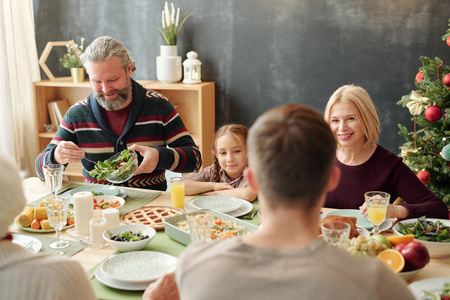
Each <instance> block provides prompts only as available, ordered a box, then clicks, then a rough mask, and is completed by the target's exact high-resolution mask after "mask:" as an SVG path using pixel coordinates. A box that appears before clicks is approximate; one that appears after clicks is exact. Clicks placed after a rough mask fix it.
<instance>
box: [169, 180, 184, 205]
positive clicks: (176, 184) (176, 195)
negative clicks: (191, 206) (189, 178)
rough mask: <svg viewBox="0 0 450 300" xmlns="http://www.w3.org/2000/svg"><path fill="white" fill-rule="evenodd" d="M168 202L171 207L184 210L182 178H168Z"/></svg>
mask: <svg viewBox="0 0 450 300" xmlns="http://www.w3.org/2000/svg"><path fill="white" fill-rule="evenodd" d="M170 202H171V204H172V206H173V207H178V208H181V209H184V178H183V177H172V178H170Z"/></svg>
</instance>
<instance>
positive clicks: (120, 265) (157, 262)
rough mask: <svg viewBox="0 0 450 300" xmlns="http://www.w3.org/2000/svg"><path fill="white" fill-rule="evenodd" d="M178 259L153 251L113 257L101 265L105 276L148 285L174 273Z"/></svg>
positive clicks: (134, 252) (127, 253) (128, 253)
mask: <svg viewBox="0 0 450 300" xmlns="http://www.w3.org/2000/svg"><path fill="white" fill-rule="evenodd" d="M177 263H178V258H176V257H174V256H171V255H168V254H165V253H161V252H155V251H132V252H126V253H122V254H118V255H114V256H113V257H111V258H109V259H108V260H107V261H105V262H104V263H103V265H102V271H103V273H104V274H105V275H107V276H109V277H110V278H112V279H114V280H118V281H121V282H127V283H149V282H151V281H154V280H156V279H158V278H159V277H161V276H163V275H164V274H166V273H170V272H173V271H175V269H176V268H177Z"/></svg>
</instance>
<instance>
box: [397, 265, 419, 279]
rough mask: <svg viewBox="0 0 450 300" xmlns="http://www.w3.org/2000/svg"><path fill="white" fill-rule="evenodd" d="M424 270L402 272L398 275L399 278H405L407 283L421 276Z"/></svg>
mask: <svg viewBox="0 0 450 300" xmlns="http://www.w3.org/2000/svg"><path fill="white" fill-rule="evenodd" d="M422 269H423V268H420V269H417V270H412V271H402V272H400V273H397V274H398V276H400V277H401V278H403V279H404V280H405V281H411V280H413V279H414V278H416V276H417V274H419V272H420V271H422Z"/></svg>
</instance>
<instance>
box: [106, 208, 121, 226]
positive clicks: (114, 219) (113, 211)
mask: <svg viewBox="0 0 450 300" xmlns="http://www.w3.org/2000/svg"><path fill="white" fill-rule="evenodd" d="M103 218H104V219H105V220H106V228H108V229H109V228H111V227H114V226H119V210H118V209H117V208H108V209H105V210H103Z"/></svg>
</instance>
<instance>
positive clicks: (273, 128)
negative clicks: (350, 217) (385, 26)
mask: <svg viewBox="0 0 450 300" xmlns="http://www.w3.org/2000/svg"><path fill="white" fill-rule="evenodd" d="M247 147H248V159H249V167H248V171H247V175H248V181H249V185H250V187H251V188H252V189H254V191H257V192H258V199H259V201H260V204H261V209H262V210H263V212H264V214H263V225H262V227H261V228H260V229H259V230H258V231H256V232H253V233H250V234H247V235H244V236H241V237H236V238H233V239H228V240H222V241H218V242H212V243H208V242H204V241H199V242H194V243H192V244H190V245H189V246H188V247H187V248H186V249H185V251H184V252H183V253H182V254H181V256H180V259H179V261H178V267H177V270H176V271H175V280H176V283H177V285H178V291H179V295H180V298H181V299H183V300H190V299H196V300H197V299H215V300H221V299H246V300H251V299H255V300H261V299H346V300H352V299H355V300H356V299H358V300H359V299H380V300H381V299H383V300H386V299H395V300H403V299H405V300H406V299H408V300H410V299H413V298H414V297H413V295H412V294H411V292H410V291H409V289H408V287H407V285H406V283H405V282H404V281H403V280H402V279H401V278H400V277H399V276H398V275H396V274H394V273H393V272H392V271H391V270H389V269H388V268H387V267H386V266H385V265H384V264H383V263H382V262H381V261H380V260H378V259H376V258H364V259H363V258H360V259H358V258H355V257H353V256H352V255H351V254H350V253H349V252H347V251H346V250H342V249H338V248H335V247H333V246H331V245H329V244H327V243H326V242H325V241H323V240H322V239H321V238H319V237H318V236H317V235H318V226H319V215H320V210H321V207H322V206H323V204H324V202H325V197H326V194H327V191H330V190H332V189H333V188H335V187H336V185H337V184H338V182H339V177H340V172H339V169H338V168H337V167H336V166H335V156H336V141H335V139H334V136H333V134H332V133H331V131H330V128H329V127H328V124H327V123H326V122H325V121H324V119H323V117H322V115H321V114H319V113H318V112H317V111H315V110H314V109H312V108H309V107H306V106H303V105H300V104H288V105H284V106H280V107H277V108H274V109H271V110H269V111H267V112H266V113H264V114H263V115H262V116H260V117H259V118H258V119H257V120H256V122H255V124H254V125H253V126H252V127H251V128H250V132H249V137H248V141H247ZM171 278H173V276H171V275H170V274H169V275H167V276H164V277H163V278H162V279H161V280H160V281H158V282H156V283H155V284H154V285H150V287H149V288H148V289H147V290H146V292H145V294H144V299H158V297H157V295H158V292H160V293H159V295H164V293H163V292H162V291H161V290H162V289H163V288H164V287H166V288H167V289H168V290H169V289H170V288H172V291H173V284H170V280H171ZM172 280H173V279H172ZM158 287H161V290H158ZM169 291H170V290H169ZM166 295H168V294H166ZM153 296H154V297H153ZM173 296H174V297H172V298H166V299H176V298H175V297H176V294H174V295H173ZM152 297H153V298H152ZM159 299H165V298H164V297H162V298H159Z"/></svg>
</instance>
